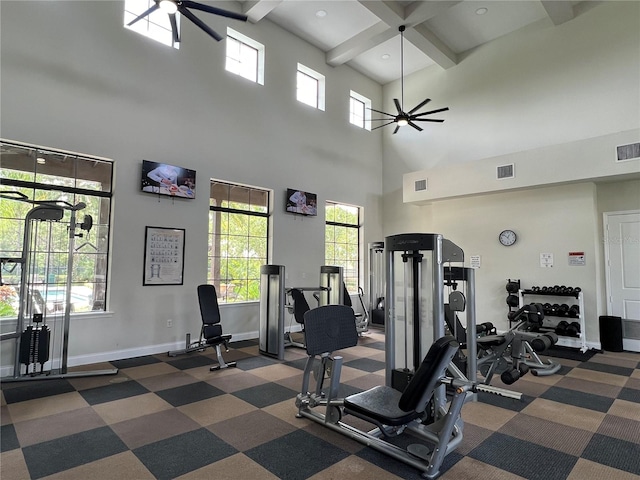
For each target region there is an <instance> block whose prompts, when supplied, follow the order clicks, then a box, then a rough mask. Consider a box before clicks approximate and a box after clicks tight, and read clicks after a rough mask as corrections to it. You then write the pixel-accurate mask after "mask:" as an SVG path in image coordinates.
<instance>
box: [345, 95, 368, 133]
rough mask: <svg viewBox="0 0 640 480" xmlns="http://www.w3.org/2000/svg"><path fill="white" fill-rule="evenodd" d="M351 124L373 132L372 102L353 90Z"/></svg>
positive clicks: (350, 97) (350, 112)
mask: <svg viewBox="0 0 640 480" xmlns="http://www.w3.org/2000/svg"><path fill="white" fill-rule="evenodd" d="M349 122H350V123H351V124H353V125H355V126H357V127H360V128H364V129H366V130H371V100H369V99H368V98H367V97H364V96H362V95H360V94H359V93H357V92H354V91H353V90H351V93H350V96H349Z"/></svg>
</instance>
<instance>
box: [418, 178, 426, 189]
mask: <svg viewBox="0 0 640 480" xmlns="http://www.w3.org/2000/svg"><path fill="white" fill-rule="evenodd" d="M426 189H427V179H426V178H425V179H424V180H416V185H415V191H416V192H423V191H425V190H426Z"/></svg>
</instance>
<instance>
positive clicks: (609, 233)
mask: <svg viewBox="0 0 640 480" xmlns="http://www.w3.org/2000/svg"><path fill="white" fill-rule="evenodd" d="M604 228H605V258H606V260H607V296H608V305H607V312H608V314H609V315H613V316H616V317H622V318H623V319H627V320H636V321H638V322H640V212H638V211H633V212H614V213H605V214H604ZM624 327H627V328H624ZM637 327H640V323H638V324H636V322H623V330H625V337H629V336H630V335H629V334H632V335H631V336H632V337H636V336H638V335H637V330H638V328H637ZM632 331H633V332H632ZM639 337H640V336H639ZM631 340H632V341H631V343H630V344H629V345H627V343H628V342H627V341H626V340H625V342H624V343H625V349H627V348H629V349H633V350H636V351H637V350H638V348H632V344H633V346H634V347H636V346H640V338H637V339H635V338H633V339H631Z"/></svg>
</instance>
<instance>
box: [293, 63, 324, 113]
mask: <svg viewBox="0 0 640 480" xmlns="http://www.w3.org/2000/svg"><path fill="white" fill-rule="evenodd" d="M324 84H325V79H324V75H322V74H320V73H318V72H316V71H315V70H312V69H310V68H309V67H305V66H304V65H302V64H301V63H298V73H297V91H296V98H297V99H298V101H299V102H302V103H304V104H306V105H309V106H311V107H313V108H317V109H318V110H323V111H324Z"/></svg>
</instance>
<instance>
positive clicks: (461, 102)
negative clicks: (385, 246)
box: [383, 2, 640, 343]
mask: <svg viewBox="0 0 640 480" xmlns="http://www.w3.org/2000/svg"><path fill="white" fill-rule="evenodd" d="M590 7H593V8H589V9H587V10H586V11H584V12H582V13H581V14H580V15H578V16H577V18H575V19H573V20H571V21H570V22H567V23H565V24H562V25H559V26H553V25H552V24H551V22H550V21H549V20H543V21H540V22H538V23H536V24H533V25H530V26H528V27H526V28H525V29H523V30H522V31H519V32H515V33H513V34H509V35H506V36H504V37H502V38H500V39H497V40H496V41H494V42H492V43H490V44H487V45H484V46H482V47H479V48H478V49H476V50H473V51H470V52H468V53H467V54H466V56H465V58H464V59H463V60H462V61H461V62H460V64H459V65H457V66H455V67H453V68H450V69H448V70H442V69H439V68H438V67H430V68H427V69H425V70H423V71H421V72H418V73H416V74H413V75H411V76H409V77H408V78H407V79H406V82H405V92H407V91H408V92H410V94H409V95H405V103H406V104H409V105H412V104H414V103H418V102H419V101H420V100H421V99H423V98H425V97H430V98H432V99H433V102H432V103H431V105H432V106H433V108H438V107H441V106H449V107H450V108H451V110H450V111H449V112H446V113H443V114H441V115H440V116H438V118H445V119H446V120H445V122H444V123H443V124H434V125H433V126H429V127H428V128H427V129H425V131H424V132H416V131H415V130H413V129H410V128H406V129H401V130H400V131H399V132H398V133H397V134H396V135H392V134H391V131H392V130H391V131H389V130H387V131H385V137H384V163H383V168H384V171H383V175H384V185H383V189H384V217H383V219H384V231H385V236H386V235H393V234H397V233H403V232H429V233H441V234H443V235H444V236H445V237H446V238H449V239H450V240H452V241H453V242H454V243H456V244H458V245H459V246H461V247H462V248H463V250H464V251H465V254H466V256H467V259H468V257H469V256H470V255H481V256H482V267H481V268H480V269H479V270H478V272H477V275H476V289H477V290H476V300H477V314H478V320H479V321H492V322H493V323H495V324H498V325H500V326H502V327H503V328H504V327H506V326H507V319H506V311H507V306H506V304H505V298H506V295H505V294H506V292H505V290H504V286H505V283H506V280H507V278H519V279H520V280H522V282H523V285H524V286H525V287H530V286H533V285H540V286H542V285H556V284H559V285H571V286H580V287H581V288H582V289H583V291H584V292H585V295H584V297H585V313H586V317H587V322H588V325H587V340H589V341H590V342H596V343H597V342H599V332H598V323H597V318H598V316H599V315H601V314H604V313H605V312H606V306H605V305H604V304H603V298H604V280H603V278H604V276H603V275H604V273H603V268H604V267H603V253H602V242H601V239H602V233H601V229H602V226H601V225H602V220H601V212H602V209H603V208H604V205H605V204H606V205H607V206H609V205H612V204H615V205H616V207H617V208H618V207H619V208H621V209H631V208H638V207H637V204H638V200H637V196H634V195H632V194H631V193H629V192H630V191H631V190H632V189H633V188H634V187H636V186H637V183H632V184H631V185H632V186H631V187H626V188H625V189H623V190H619V188H620V185H623V184H624V185H626V182H622V183H620V182H621V181H623V180H624V179H625V178H627V177H631V178H633V176H634V175H636V177H635V178H637V174H638V173H640V162H639V161H632V162H625V163H624V164H622V163H621V164H618V165H616V164H615V162H614V161H613V158H614V157H613V155H614V153H615V150H614V147H615V145H616V142H618V141H622V140H624V141H626V142H633V141H635V142H637V141H640V138H639V135H640V133H639V132H640V31H639V30H638V28H637V22H638V18H640V3H639V2H601V3H599V4H597V5H596V4H590ZM399 88H400V85H399V83H398V82H395V83H392V84H390V85H387V86H385V88H384V96H385V105H390V104H391V102H392V99H393V98H394V97H396V98H397V97H398V95H399ZM512 162H513V163H516V164H517V166H516V176H517V180H516V181H517V182H523V183H522V184H520V185H513V182H512V183H509V182H508V181H507V182H505V183H503V184H502V185H503V187H499V186H496V185H495V184H496V183H497V182H496V181H495V166H496V165H502V164H506V163H512ZM582 162H584V163H582ZM483 168H484V169H485V170H487V171H488V172H489V173H488V174H487V172H485V171H484V170H482V169H483ZM616 168H617V169H619V171H616V170H614V169H616ZM582 170H587V171H589V172H590V175H587V176H582V177H581V174H582ZM415 172H419V173H420V174H424V175H426V176H427V177H428V179H429V185H431V186H433V187H434V188H435V189H437V192H436V193H434V194H433V196H432V197H430V198H427V197H428V195H429V193H427V194H425V198H420V199H417V198H411V200H427V201H430V203H429V204H427V205H425V206H419V205H418V203H419V202H417V201H416V202H415V203H404V202H403V176H407V177H409V179H410V180H413V178H412V177H411V175H413V174H414V173H415ZM572 172H574V173H572ZM523 174H524V178H523V177H522V175H523ZM615 175H619V177H617V178H616V180H617V181H616V183H610V184H606V186H605V187H600V185H598V186H597V187H596V184H595V183H593V182H589V181H585V178H592V177H606V176H615ZM423 178H424V177H423ZM578 179H581V180H582V183H576V184H570V182H572V181H575V180H578ZM612 180H613V178H612ZM528 182H529V183H528ZM556 182H562V183H563V184H562V185H556V186H548V185H549V184H550V183H552V184H553V183H556ZM409 183H410V184H411V185H410V186H411V187H412V188H413V182H409ZM534 185H535V186H537V187H536V188H533V187H532V186H534ZM545 185H547V186H545ZM514 187H516V188H521V189H520V190H513V191H506V190H507V189H510V188H514ZM618 191H624V192H626V193H625V194H624V196H623V197H622V198H620V199H618V201H617V202H614V200H613V198H612V197H614V196H615V195H616V192H618ZM485 192H489V193H485ZM462 195H466V196H465V197H462V198H452V197H458V196H462ZM447 198H448V199H447ZM439 199H441V200H439ZM407 200H408V198H407V196H405V198H404V201H407ZM599 205H600V206H599ZM623 205H624V206H626V207H625V208H622V206H623ZM633 205H636V206H635V207H634V206H633ZM607 208H608V207H607ZM506 228H511V229H514V230H515V231H516V232H517V233H518V235H519V240H518V242H517V244H516V245H514V246H513V247H508V248H506V247H502V246H500V245H499V243H498V239H497V237H498V233H499V232H500V231H501V230H504V229H506ZM569 251H584V252H586V259H587V263H586V266H584V267H569V266H568V260H567V253H568V252H569ZM540 253H553V254H554V255H555V262H556V266H554V268H552V269H543V268H540V266H539V254H540ZM467 266H468V260H467Z"/></svg>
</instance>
